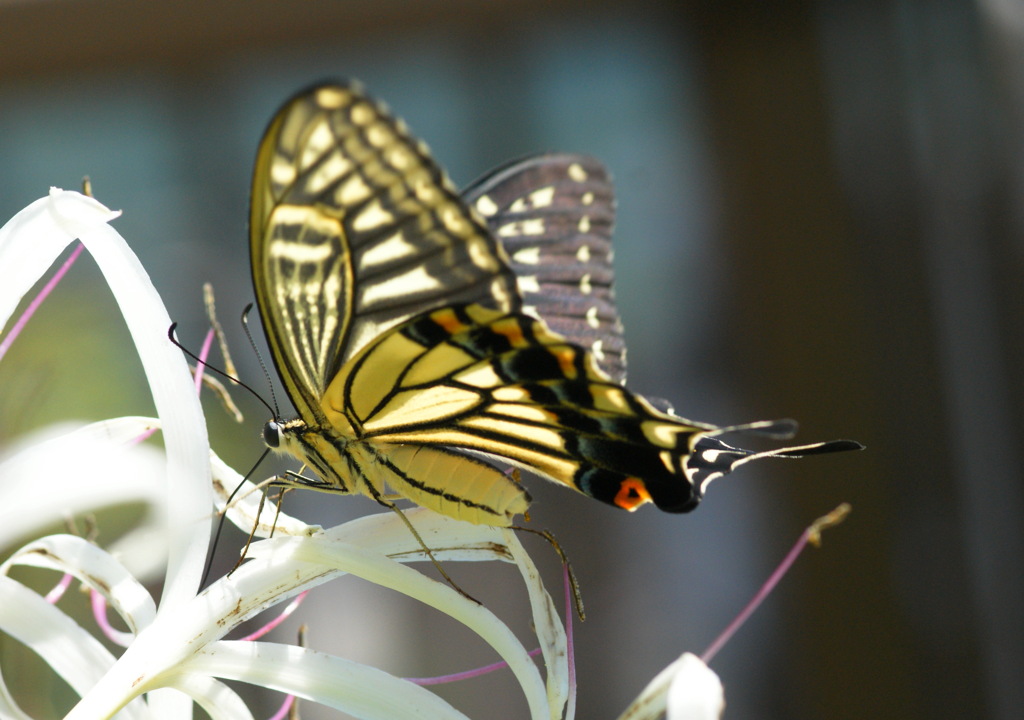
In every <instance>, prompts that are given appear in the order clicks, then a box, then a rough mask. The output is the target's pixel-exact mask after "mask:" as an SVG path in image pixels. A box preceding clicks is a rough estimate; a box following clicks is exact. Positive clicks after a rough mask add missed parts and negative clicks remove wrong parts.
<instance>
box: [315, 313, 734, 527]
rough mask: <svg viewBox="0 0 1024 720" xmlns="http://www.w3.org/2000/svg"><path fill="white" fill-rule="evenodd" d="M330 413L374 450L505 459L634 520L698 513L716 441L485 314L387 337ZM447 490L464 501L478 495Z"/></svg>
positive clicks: (523, 329)
mask: <svg viewBox="0 0 1024 720" xmlns="http://www.w3.org/2000/svg"><path fill="white" fill-rule="evenodd" d="M323 409H324V414H325V415H326V417H327V418H328V419H329V420H330V421H331V423H332V425H334V426H337V427H352V428H353V430H354V433H353V434H354V435H356V436H358V437H360V438H363V439H364V440H365V441H367V442H371V443H373V444H374V445H376V446H377V447H386V446H397V447H428V448H448V447H455V448H459V449H460V450H469V451H473V452H476V453H480V454H484V455H488V456H492V457H497V458H502V459H505V460H509V461H511V462H513V463H515V464H517V465H519V466H521V467H524V468H526V469H529V470H532V471H534V472H536V473H538V474H540V475H543V476H545V477H547V478H549V479H551V480H554V481H556V482H559V483H563V484H565V485H567V486H569V487H572V488H574V489H576V490H579V491H580V492H583V493H585V494H587V495H590V496H592V497H595V498H597V499H598V500H602V501H604V502H607V503H610V504H613V505H617V506H619V507H622V508H626V509H629V510H633V509H635V508H637V507H639V506H640V505H642V504H644V503H646V502H654V503H655V504H657V505H658V507H660V508H662V509H663V510H668V511H671V512H684V511H686V510H690V509H692V508H693V507H694V506H696V504H697V503H698V502H699V500H700V494H699V488H697V487H695V486H694V485H693V484H692V483H691V482H690V480H689V478H688V476H687V464H686V459H687V457H688V456H689V455H690V452H691V448H692V445H693V443H694V442H696V440H697V438H698V437H700V436H701V435H702V434H704V433H707V432H709V431H714V429H715V428H713V427H711V426H706V425H697V424H694V423H690V422H688V421H683V420H681V419H679V418H673V417H669V416H667V415H664V414H662V413H660V412H658V411H656V410H654V409H653V408H652V407H651V406H650V405H648V404H647V403H646V402H645V401H643V400H642V399H641V398H638V397H637V396H635V395H633V394H632V393H630V392H629V391H628V390H626V389H625V388H624V387H622V386H621V385H619V384H618V383H615V382H613V381H611V380H609V379H608V378H607V377H606V376H605V375H604V374H603V373H601V372H600V371H598V370H597V368H596V366H595V365H594V363H593V360H592V357H591V356H590V354H589V353H588V351H586V350H585V349H584V348H581V347H579V346H577V345H573V344H571V343H568V342H566V341H565V340H564V339H563V338H561V337H559V336H557V335H554V334H553V333H551V332H550V331H549V330H548V329H547V328H546V327H545V326H544V324H543V323H541V322H539V321H538V320H536V319H535V318H532V317H530V316H527V315H525V314H522V313H512V314H508V313H504V312H501V311H495V310H490V309H487V308H484V307H482V306H480V305H460V306H453V307H448V308H444V309H440V310H436V311H433V312H430V313H427V314H425V315H421V316H419V317H417V318H414V319H412V320H410V321H408V322H406V323H404V324H403V325H401V326H398V327H396V328H393V329H392V330H390V331H388V332H387V333H386V334H384V335H383V336H381V337H379V338H378V339H377V340H375V341H373V342H372V343H371V344H370V345H368V346H367V347H365V348H364V349H363V351H362V352H361V353H360V354H359V355H358V356H357V357H356V358H354V359H353V361H352V362H351V363H350V364H348V365H346V366H345V367H344V368H343V369H342V372H341V374H339V376H338V377H337V378H336V379H335V380H334V382H332V383H331V386H330V387H329V388H328V390H327V393H326V394H325V396H324V407H323ZM448 490H449V491H450V492H451V493H452V494H453V495H455V496H457V497H458V498H461V499H466V498H472V497H473V492H474V490H473V489H472V488H469V487H467V486H464V485H462V484H456V485H451V486H449V488H448Z"/></svg>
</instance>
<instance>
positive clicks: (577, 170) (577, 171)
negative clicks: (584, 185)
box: [569, 163, 587, 182]
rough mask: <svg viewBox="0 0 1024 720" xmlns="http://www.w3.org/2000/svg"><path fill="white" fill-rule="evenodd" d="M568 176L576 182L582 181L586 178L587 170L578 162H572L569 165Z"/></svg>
mask: <svg viewBox="0 0 1024 720" xmlns="http://www.w3.org/2000/svg"><path fill="white" fill-rule="evenodd" d="M569 177H570V178H572V179H573V180H575V181H576V182H583V181H584V180H586V179H587V171H586V170H584V169H583V166H582V165H580V164H579V163H573V164H572V165H570V166H569Z"/></svg>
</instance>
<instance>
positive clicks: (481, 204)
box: [476, 195, 498, 217]
mask: <svg viewBox="0 0 1024 720" xmlns="http://www.w3.org/2000/svg"><path fill="white" fill-rule="evenodd" d="M476 210H477V212H478V213H480V214H481V215H483V216H484V217H491V216H492V215H494V214H495V213H497V212H498V206H497V205H496V204H495V202H494V201H493V200H491V196H490V195H481V196H480V198H479V199H477V201H476Z"/></svg>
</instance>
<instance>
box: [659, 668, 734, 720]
mask: <svg viewBox="0 0 1024 720" xmlns="http://www.w3.org/2000/svg"><path fill="white" fill-rule="evenodd" d="M723 710H725V694H724V693H723V691H722V681H721V680H719V679H718V675H716V674H715V673H714V672H712V671H711V668H709V667H708V666H707V665H705V664H704V663H703V661H701V659H700V658H698V657H697V656H696V655H693V654H691V653H686V654H685V655H683V657H682V658H680V660H679V667H678V670H677V672H676V674H675V677H673V678H672V683H671V685H669V689H668V714H667V720H718V718H720V717H722V711H723Z"/></svg>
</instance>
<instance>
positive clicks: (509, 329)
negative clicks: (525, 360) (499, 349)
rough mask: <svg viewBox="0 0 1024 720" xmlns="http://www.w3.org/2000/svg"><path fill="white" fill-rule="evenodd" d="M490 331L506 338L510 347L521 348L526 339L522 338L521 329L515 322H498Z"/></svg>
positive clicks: (510, 320)
mask: <svg viewBox="0 0 1024 720" xmlns="http://www.w3.org/2000/svg"><path fill="white" fill-rule="evenodd" d="M491 329H492V330H494V332H496V333H498V334H499V335H504V336H505V337H506V338H508V341H509V344H511V345H512V347H522V346H523V345H525V344H526V339H525V338H524V337H523V329H522V328H521V327H519V323H518V322H516V321H515V320H512V319H507V320H500V321H498V322H496V323H494V324H493V325H491Z"/></svg>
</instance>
